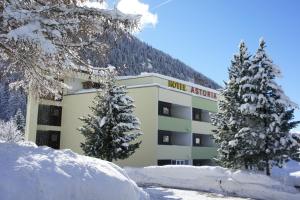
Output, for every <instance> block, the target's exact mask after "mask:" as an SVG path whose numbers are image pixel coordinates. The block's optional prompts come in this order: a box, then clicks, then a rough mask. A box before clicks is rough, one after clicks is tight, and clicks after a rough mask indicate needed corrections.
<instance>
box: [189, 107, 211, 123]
mask: <svg viewBox="0 0 300 200" xmlns="http://www.w3.org/2000/svg"><path fill="white" fill-rule="evenodd" d="M193 120H195V121H202V122H210V113H209V111H207V110H203V109H198V108H193Z"/></svg>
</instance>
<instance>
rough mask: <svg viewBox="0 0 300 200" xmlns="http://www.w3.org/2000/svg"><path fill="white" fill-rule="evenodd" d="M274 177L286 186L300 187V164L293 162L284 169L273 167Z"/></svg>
mask: <svg viewBox="0 0 300 200" xmlns="http://www.w3.org/2000/svg"><path fill="white" fill-rule="evenodd" d="M272 177H274V178H275V179H277V180H279V181H280V182H283V183H285V184H286V185H291V186H297V187H300V162H297V161H294V160H291V161H289V162H288V163H286V165H285V166H284V167H283V168H278V167H273V169H272Z"/></svg>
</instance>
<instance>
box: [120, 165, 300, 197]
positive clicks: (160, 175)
mask: <svg viewBox="0 0 300 200" xmlns="http://www.w3.org/2000/svg"><path fill="white" fill-rule="evenodd" d="M125 171H126V172H127V174H128V175H129V176H130V177H131V178H132V179H133V180H135V181H136V183H137V184H139V185H159V186H164V187H173V188H184V189H192V190H200V191H209V192H216V193H223V194H227V195H237V196H241V197H250V198H255V199H264V200H284V199H288V200H299V199H300V193H299V191H297V189H295V188H293V187H290V186H286V185H283V184H281V183H280V182H279V181H277V180H274V179H272V178H270V177H268V176H265V175H263V174H253V173H249V172H244V171H240V170H238V171H231V170H228V169H226V168H222V167H209V166H203V167H194V166H162V167H145V168H126V169H125Z"/></svg>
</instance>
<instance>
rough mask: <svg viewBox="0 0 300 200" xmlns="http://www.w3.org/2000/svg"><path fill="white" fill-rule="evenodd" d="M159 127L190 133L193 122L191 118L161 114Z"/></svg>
mask: <svg viewBox="0 0 300 200" xmlns="http://www.w3.org/2000/svg"><path fill="white" fill-rule="evenodd" d="M158 129H159V130H166V131H176V132H184V133H190V132H191V129H192V124H191V120H186V119H179V118H175V117H166V116H162V115H159V116H158Z"/></svg>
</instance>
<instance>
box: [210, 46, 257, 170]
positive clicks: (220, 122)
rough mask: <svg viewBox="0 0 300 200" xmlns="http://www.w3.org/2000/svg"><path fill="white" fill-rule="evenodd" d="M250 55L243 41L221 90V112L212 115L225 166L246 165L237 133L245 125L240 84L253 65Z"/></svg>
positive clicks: (220, 156) (216, 138) (220, 155)
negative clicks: (240, 150)
mask: <svg viewBox="0 0 300 200" xmlns="http://www.w3.org/2000/svg"><path fill="white" fill-rule="evenodd" d="M250 57H251V56H250V55H249V53H248V50H247V47H246V45H245V43H244V42H243V41H242V42H241V43H240V44H239V51H238V53H236V54H235V55H234V57H233V59H232V61H231V65H230V67H229V69H228V72H229V81H228V82H227V83H225V88H224V89H223V90H222V91H221V97H222V98H221V100H220V102H219V112H218V113H217V114H215V115H213V116H212V122H213V124H214V125H215V126H216V128H217V129H216V130H214V132H215V134H214V137H215V142H216V143H217V144H218V146H219V148H218V153H219V154H218V155H219V157H218V158H217V161H218V162H219V163H220V164H221V165H223V166H225V167H231V168H240V167H242V166H245V163H246V160H247V158H245V157H244V156H241V155H239V154H238V152H237V150H238V149H237V141H236V138H235V135H236V133H237V132H239V131H240V130H241V129H242V127H243V126H244V119H243V117H242V115H241V112H240V111H239V109H238V108H239V107H240V105H241V104H242V99H241V97H240V84H241V78H242V77H243V76H244V75H246V74H247V73H248V69H249V67H250V65H251V62H250Z"/></svg>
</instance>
